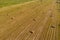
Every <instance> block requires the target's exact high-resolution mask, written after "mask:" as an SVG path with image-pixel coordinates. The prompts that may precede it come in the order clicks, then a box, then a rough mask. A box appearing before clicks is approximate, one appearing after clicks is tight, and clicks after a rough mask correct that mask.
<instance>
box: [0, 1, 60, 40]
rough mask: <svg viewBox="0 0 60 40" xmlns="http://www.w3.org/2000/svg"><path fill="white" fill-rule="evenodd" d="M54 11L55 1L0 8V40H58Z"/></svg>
mask: <svg viewBox="0 0 60 40" xmlns="http://www.w3.org/2000/svg"><path fill="white" fill-rule="evenodd" d="M56 9H57V7H56V1H55V0H50V1H49V0H48V1H47V2H46V1H43V2H40V1H31V2H27V3H24V4H17V5H12V6H7V7H3V8H0V40H58V27H57V25H58V23H59V21H60V20H59V16H58V14H57V10H56ZM58 20H59V21H58Z"/></svg>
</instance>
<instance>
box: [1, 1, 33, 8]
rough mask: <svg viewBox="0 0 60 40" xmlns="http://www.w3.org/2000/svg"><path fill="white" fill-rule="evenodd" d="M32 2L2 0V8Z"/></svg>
mask: <svg viewBox="0 0 60 40" xmlns="http://www.w3.org/2000/svg"><path fill="white" fill-rule="evenodd" d="M28 1H32V0H0V7H3V6H8V5H13V4H18V3H24V2H28Z"/></svg>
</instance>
